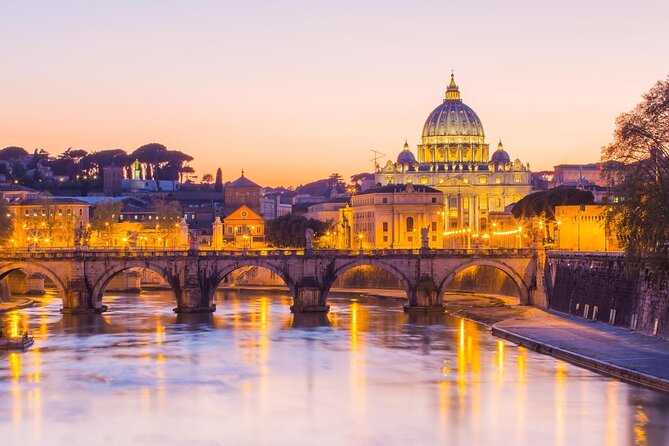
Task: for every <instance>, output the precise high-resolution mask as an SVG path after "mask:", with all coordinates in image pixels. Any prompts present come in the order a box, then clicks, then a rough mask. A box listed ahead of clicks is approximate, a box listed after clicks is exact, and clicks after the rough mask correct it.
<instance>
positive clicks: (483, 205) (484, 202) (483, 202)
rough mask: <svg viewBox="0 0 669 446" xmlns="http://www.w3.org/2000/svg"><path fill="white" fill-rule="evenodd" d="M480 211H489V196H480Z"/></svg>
mask: <svg viewBox="0 0 669 446" xmlns="http://www.w3.org/2000/svg"><path fill="white" fill-rule="evenodd" d="M479 209H480V210H482V211H487V210H488V196H487V195H480V196H479Z"/></svg>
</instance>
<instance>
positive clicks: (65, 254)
mask: <svg viewBox="0 0 669 446" xmlns="http://www.w3.org/2000/svg"><path fill="white" fill-rule="evenodd" d="M534 252H535V250H533V249H528V248H525V249H513V248H495V249H492V248H484V249H482V248H471V249H428V250H421V249H363V250H359V249H351V250H346V249H318V250H313V251H306V250H304V249H274V248H272V249H254V250H234V251H232V250H226V251H214V250H170V249H132V250H130V249H100V248H95V249H48V250H44V249H42V250H30V249H12V250H0V259H4V260H30V259H67V258H73V257H77V258H81V257H86V258H110V257H114V258H147V257H151V258H160V257H170V258H175V257H188V256H198V257H202V258H238V257H245V258H248V257H254V258H255V257H295V256H304V255H309V256H323V257H365V256H368V257H387V256H419V255H422V256H474V257H479V256H480V257H528V256H531V255H533V254H534Z"/></svg>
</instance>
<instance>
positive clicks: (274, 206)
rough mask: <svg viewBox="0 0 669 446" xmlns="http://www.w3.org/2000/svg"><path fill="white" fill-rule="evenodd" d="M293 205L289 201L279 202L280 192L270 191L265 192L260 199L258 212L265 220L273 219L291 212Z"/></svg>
mask: <svg viewBox="0 0 669 446" xmlns="http://www.w3.org/2000/svg"><path fill="white" fill-rule="evenodd" d="M292 210H293V205H292V204H290V203H282V202H281V194H278V193H270V194H265V195H264V197H263V198H262V199H261V200H260V214H261V215H262V216H263V218H264V219H265V221H270V220H274V219H275V218H279V217H281V216H283V215H288V214H290V213H291V212H292Z"/></svg>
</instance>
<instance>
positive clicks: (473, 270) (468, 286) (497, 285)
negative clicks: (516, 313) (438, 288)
mask: <svg viewBox="0 0 669 446" xmlns="http://www.w3.org/2000/svg"><path fill="white" fill-rule="evenodd" d="M443 292H444V294H445V296H444V302H446V301H448V299H449V295H450V296H460V297H462V296H472V295H486V296H492V297H494V298H497V299H500V300H502V301H503V302H504V303H505V304H510V305H517V304H520V298H521V292H520V289H519V288H518V284H517V283H516V281H515V280H514V279H513V278H512V277H511V276H510V275H509V274H508V273H507V272H505V271H503V270H502V269H500V268H497V267H495V266H491V265H472V266H469V267H466V268H464V269H462V270H460V271H459V272H457V273H456V274H455V275H454V276H453V277H452V278H451V279H450V280H448V282H446V283H445V284H444V287H443Z"/></svg>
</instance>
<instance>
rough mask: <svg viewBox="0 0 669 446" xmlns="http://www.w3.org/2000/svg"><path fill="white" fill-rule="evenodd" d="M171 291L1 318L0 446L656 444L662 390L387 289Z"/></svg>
mask: <svg viewBox="0 0 669 446" xmlns="http://www.w3.org/2000/svg"><path fill="white" fill-rule="evenodd" d="M173 299H174V297H173V295H171V293H169V292H164V291H152V292H143V293H142V294H141V295H139V296H124V295H109V294H107V295H105V299H104V303H105V304H106V305H108V306H109V310H110V311H109V312H107V313H104V314H90V315H67V314H60V313H59V309H60V307H61V300H60V299H59V298H57V297H55V296H53V295H48V296H46V297H44V298H38V299H37V303H36V305H35V306H34V307H32V308H28V309H23V310H19V311H14V312H10V313H8V314H3V315H0V325H2V326H3V327H4V328H5V330H9V331H11V332H16V333H22V332H23V331H26V330H28V331H31V332H32V333H33V334H34V336H35V345H34V347H33V348H32V349H31V350H29V351H27V352H25V353H18V352H13V353H9V354H3V356H0V402H1V403H0V433H1V434H2V439H3V444H12V445H32V444H49V445H58V444H67V445H84V444H85V445H89V444H106V445H130V444H221V445H222V444H285V445H298V444H313V443H318V444H323V445H341V444H357V445H378V444H383V445H394V444H398V445H399V444H402V445H404V444H416V445H433V444H493V445H494V444H500V445H509V444H515V445H536V444H546V445H549V444H556V445H571V444H580V445H588V444H592V445H599V444H607V445H633V444H637V445H644V444H645V445H662V444H669V396H667V395H665V394H662V393H659V392H655V391H652V390H648V389H645V388H641V387H638V386H633V385H629V384H625V383H622V382H619V381H616V380H614V379H610V378H606V377H603V376H600V375H597V374H595V373H593V372H590V371H587V370H584V369H581V368H578V367H575V366H572V365H569V364H567V363H565V362H562V361H559V360H555V359H553V358H551V357H548V356H543V355H539V354H536V353H533V352H531V351H529V350H527V349H524V348H522V347H516V346H514V345H513V344H511V343H508V342H506V341H504V340H501V339H497V338H494V337H492V336H491V335H490V333H489V331H488V330H487V329H486V328H485V327H482V326H480V325H478V324H476V323H474V322H470V321H466V320H464V319H460V318H455V317H452V316H448V315H446V314H425V315H419V314H406V313H404V312H403V310H402V302H401V301H397V300H392V299H376V298H351V297H350V296H348V297H344V296H337V297H333V298H332V299H331V302H330V303H331V305H332V309H331V312H330V313H329V314H323V313H321V314H295V315H294V314H291V313H290V311H289V306H290V303H291V297H290V295H288V294H276V293H264V292H262V291H256V292H252V291H230V290H225V291H223V290H219V291H218V293H217V295H216V304H217V311H216V313H213V314H176V315H175V314H174V313H173V312H172V308H173V306H174V304H173Z"/></svg>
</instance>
